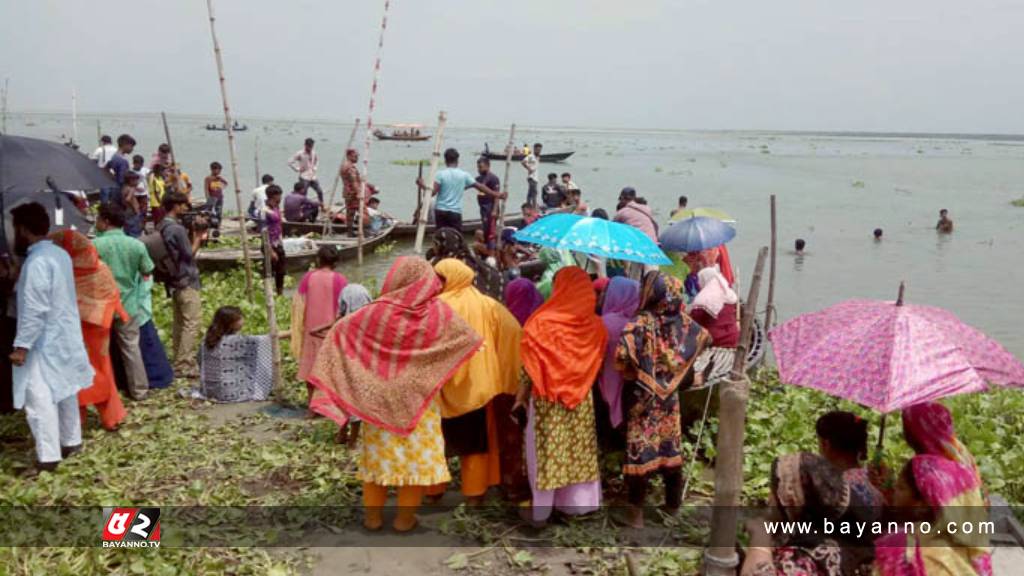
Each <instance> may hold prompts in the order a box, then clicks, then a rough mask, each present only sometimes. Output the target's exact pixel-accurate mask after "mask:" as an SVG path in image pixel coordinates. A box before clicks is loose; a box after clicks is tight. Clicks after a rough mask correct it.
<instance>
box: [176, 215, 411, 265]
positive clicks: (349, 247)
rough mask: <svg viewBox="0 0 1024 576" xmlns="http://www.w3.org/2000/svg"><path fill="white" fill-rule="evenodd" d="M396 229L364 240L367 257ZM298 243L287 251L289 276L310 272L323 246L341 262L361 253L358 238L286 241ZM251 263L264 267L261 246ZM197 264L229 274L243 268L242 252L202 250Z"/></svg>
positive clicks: (252, 250) (256, 247) (253, 249)
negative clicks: (331, 249) (332, 249)
mask: <svg viewBox="0 0 1024 576" xmlns="http://www.w3.org/2000/svg"><path fill="white" fill-rule="evenodd" d="M317 226H318V227H317V230H316V232H317V233H319V232H321V231H322V230H323V227H322V225H317ZM394 229H395V225H394V224H392V225H391V226H389V227H387V228H384V229H383V230H381V231H380V232H379V233H378V234H377V235H375V236H371V237H369V238H366V239H364V240H363V253H364V254H365V253H366V252H367V251H368V250H372V249H374V248H376V247H377V246H379V245H380V244H383V243H384V242H385V241H386V240H387V239H388V237H389V236H390V235H391V232H392V231H393V230H394ZM289 241H295V243H296V244H298V246H297V247H296V248H295V249H289V247H288V246H286V247H285V263H286V268H287V269H288V273H290V274H292V273H296V272H304V271H306V270H309V267H310V266H311V265H313V264H314V263H315V262H316V253H317V250H319V248H320V246H321V245H323V244H329V245H332V246H335V247H337V248H338V251H339V253H340V254H341V259H342V260H346V259H350V258H355V257H356V255H357V254H358V252H359V241H358V239H357V238H349V237H348V236H347V235H346V236H329V237H327V238H324V239H319V240H314V239H312V238H307V239H305V242H307V243H308V244H307V245H306V246H302V245H301V244H302V239H298V238H287V239H286V242H289ZM249 260H250V261H251V262H253V263H256V264H257V266H262V263H263V251H262V250H261V249H260V247H259V245H258V244H256V245H253V246H252V247H251V248H250V249H249ZM196 263H197V264H198V265H199V271H200V272H216V271H222V270H229V269H231V268H235V267H237V266H241V265H242V249H241V248H212V249H209V250H202V251H200V252H199V255H198V256H196Z"/></svg>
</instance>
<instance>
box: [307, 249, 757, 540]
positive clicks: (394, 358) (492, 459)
mask: <svg viewBox="0 0 1024 576" xmlns="http://www.w3.org/2000/svg"><path fill="white" fill-rule="evenodd" d="M441 240H442V241H441V242H438V243H437V245H436V246H435V250H434V251H433V252H432V256H433V262H431V261H428V260H424V259H420V258H416V257H401V258H399V259H397V260H396V262H395V263H394V265H393V266H392V268H391V270H390V271H389V273H388V275H387V277H386V279H385V281H384V283H383V286H382V290H381V294H380V296H379V297H378V298H377V299H375V300H373V301H372V302H368V303H365V305H363V306H362V307H360V308H358V309H357V310H349V311H347V312H346V313H344V314H340V313H339V311H338V307H337V305H336V304H335V303H337V302H339V300H343V299H344V298H342V297H340V296H339V294H340V293H341V292H344V291H345V290H347V287H346V286H345V281H344V279H343V278H339V275H337V273H335V272H333V270H331V266H330V263H326V264H327V265H326V266H325V267H324V268H323V269H318V270H317V271H314V272H311V273H309V274H308V275H307V276H306V277H305V278H304V279H303V280H302V282H301V283H300V286H299V297H298V298H297V299H296V301H295V310H294V313H293V352H294V353H295V354H296V357H298V358H301V362H300V371H299V374H300V377H302V378H304V379H305V380H306V381H307V382H308V384H309V386H310V410H311V411H312V412H314V413H316V414H319V415H322V416H326V417H329V418H331V419H333V420H335V421H336V422H338V423H339V424H341V425H342V426H345V425H346V424H347V423H348V422H350V421H352V420H358V421H362V422H363V423H365V424H364V425H363V437H362V442H361V448H360V454H361V457H360V466H359V474H360V478H361V480H362V482H363V498H364V504H365V506H366V516H365V519H364V524H365V526H366V527H367V528H369V529H379V528H380V527H382V526H383V522H384V520H383V506H384V504H385V502H386V499H387V490H388V488H389V487H395V488H397V499H398V509H399V510H398V514H397V517H396V518H395V520H394V523H393V527H394V528H395V529H396V530H399V531H404V530H409V529H411V528H412V527H414V526H415V525H416V520H415V510H416V509H417V507H418V506H420V505H421V503H422V502H423V501H424V500H427V501H428V502H431V501H436V500H438V499H440V497H442V496H443V495H444V493H445V491H446V486H447V483H448V482H450V481H451V474H450V473H449V467H448V462H449V459H450V458H456V457H457V458H458V459H459V464H460V466H459V486H460V488H461V492H462V495H463V496H464V497H465V499H466V501H467V502H468V503H469V504H476V503H479V502H481V501H482V499H483V497H484V495H485V494H486V493H487V492H488V490H489V489H490V488H492V487H495V486H498V487H500V489H501V491H502V493H503V495H504V496H505V497H506V498H507V499H508V500H510V501H513V502H516V503H518V504H520V505H521V510H522V512H523V516H524V517H525V518H527V519H528V520H529V521H531V522H534V523H542V522H544V521H546V520H547V519H548V517H549V516H550V515H551V513H552V511H553V510H559V511H561V512H563V513H565V514H570V515H571V514H582V513H586V512H590V511H593V510H595V509H597V508H598V507H599V506H600V504H601V498H602V490H601V472H600V470H601V468H600V465H599V456H600V453H601V452H602V450H605V449H607V446H604V445H599V441H598V437H599V430H604V431H609V430H610V431H611V432H612V434H610V436H611V437H616V436H617V437H618V438H619V439H620V443H619V448H620V449H621V450H622V451H623V452H624V454H625V460H624V463H623V465H622V470H621V472H622V474H624V475H625V477H626V479H627V486H628V492H629V503H630V507H629V512H628V513H627V514H626V515H625V517H624V518H622V519H621V520H622V521H623V522H625V523H626V524H628V525H631V526H642V525H643V505H644V503H645V501H646V498H647V490H648V479H649V478H650V477H651V476H652V475H655V474H658V475H660V476H661V477H662V478H663V480H664V486H665V508H666V509H668V510H669V511H671V510H673V509H675V508H678V507H679V505H680V496H681V494H680V492H681V484H682V482H681V479H682V474H681V469H682V465H683V453H682V441H683V435H682V425H681V420H680V400H679V392H680V390H681V389H683V388H685V387H686V386H688V385H690V384H692V382H694V380H695V379H694V376H693V370H692V368H693V366H694V365H695V364H696V363H697V362H699V361H700V360H699V359H700V358H701V357H702V355H703V354H704V353H706V352H708V351H711V350H712V349H713V348H714V347H716V346H719V347H722V348H725V347H728V346H732V347H735V338H733V340H731V341H730V340H729V338H731V337H733V336H734V333H737V332H738V327H737V325H736V324H737V322H736V318H737V315H736V306H737V304H738V299H737V298H736V296H735V293H734V292H733V291H732V290H731V288H729V285H728V283H727V282H726V281H724V279H722V280H720V277H721V275H720V274H719V273H718V271H717V269H710V270H709V271H708V272H707V273H705V274H704V276H703V277H702V282H703V283H704V285H705V288H706V290H707V292H706V293H705V292H703V291H702V292H701V294H700V295H699V296H702V298H701V302H704V305H705V306H706V308H705V309H704V310H705V318H706V320H705V323H706V324H707V325H706V326H702V325H700V324H699V323H697V322H696V321H694V320H693V318H691V316H690V315H689V314H687V312H686V308H685V304H684V293H683V283H682V281H681V280H679V279H676V278H673V277H671V276H668V275H665V274H662V273H660V272H657V271H652V272H648V273H646V274H645V275H643V277H642V279H641V280H639V281H637V280H631V279H629V278H626V277H621V276H620V277H615V278H612V279H611V280H603V281H600V282H597V283H595V282H594V281H593V280H592V279H591V277H590V276H589V275H588V274H587V273H586V272H585V271H584V270H583V269H581V268H579V267H576V266H573V265H564V266H560V267H559V269H558V270H557V271H555V272H554V273H553V274H551V276H550V278H546V279H545V280H549V281H550V282H549V283H550V294H549V295H548V296H545V295H544V294H543V291H542V290H541V289H539V288H538V286H537V285H535V284H534V283H533V282H531V281H529V280H526V279H522V278H520V279H516V280H513V281H511V282H509V283H508V284H507V285H505V286H504V287H503V288H502V289H499V290H495V288H494V283H493V282H492V279H491V278H489V277H487V276H486V275H483V274H481V271H480V263H479V262H478V261H476V260H475V258H474V257H473V255H472V254H471V253H470V252H469V251H468V250H462V249H459V247H458V246H456V245H454V244H453V245H451V246H449V245H447V244H446V242H444V241H445V240H447V239H446V238H441ZM448 244H450V242H449V243H448ZM456 244H458V243H456ZM463 246H464V245H463ZM718 318H722V319H724V320H725V322H727V323H729V324H731V327H724V326H722V325H721V322H719V321H718V320H717V319H718ZM325 326H330V328H329V329H325ZM296 334H297V335H298V337H297V338H296ZM715 334H720V335H721V336H719V337H718V338H717V339H716V337H715ZM719 340H720V341H719ZM705 364H706V365H708V367H709V368H710V365H711V363H709V362H705ZM697 381H699V378H698V379H697ZM527 503H528V505H527Z"/></svg>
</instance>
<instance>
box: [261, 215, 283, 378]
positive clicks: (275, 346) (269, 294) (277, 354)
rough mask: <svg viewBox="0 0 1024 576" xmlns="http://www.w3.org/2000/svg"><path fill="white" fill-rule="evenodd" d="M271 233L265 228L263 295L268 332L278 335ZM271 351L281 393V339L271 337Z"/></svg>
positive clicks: (274, 373) (275, 375) (274, 372)
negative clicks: (265, 302)
mask: <svg viewBox="0 0 1024 576" xmlns="http://www.w3.org/2000/svg"><path fill="white" fill-rule="evenodd" d="M270 250H271V248H270V233H269V231H268V230H267V229H266V228H263V297H264V299H266V301H267V328H268V334H271V335H277V306H276V303H275V302H274V270H273V265H272V263H271V260H270ZM270 353H271V356H272V357H273V362H274V371H273V375H274V394H275V395H277V394H280V393H281V392H282V391H283V390H284V387H283V386H282V379H281V340H280V338H271V339H270Z"/></svg>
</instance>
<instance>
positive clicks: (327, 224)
mask: <svg viewBox="0 0 1024 576" xmlns="http://www.w3.org/2000/svg"><path fill="white" fill-rule="evenodd" d="M357 132H359V118H356V123H355V125H353V126H352V133H351V134H349V135H348V145H346V146H345V149H344V150H342V151H341V163H340V164H338V171H337V172H335V173H334V185H332V186H331V196H330V198H328V200H327V206H324V207H323V210H324V214H325V215H326V216H327V219H326V220H324V231H323V233H322V234H321V236H327V234H328V233H330V232H331V214H330V212H331V206H334V196H335V194H337V193H338V181H339V180H340V179H341V170H342V169H343V168H344V167H345V158H346V156H347V155H348V150H349V148H351V147H352V146H353V145H354V144H355V142H356V133H357ZM359 226H360V227H362V226H363V223H362V222H359Z"/></svg>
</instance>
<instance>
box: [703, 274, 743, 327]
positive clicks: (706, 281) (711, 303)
mask: <svg viewBox="0 0 1024 576" xmlns="http://www.w3.org/2000/svg"><path fill="white" fill-rule="evenodd" d="M697 280H698V282H700V292H699V293H698V294H697V297H696V298H694V299H693V308H698V309H701V310H704V311H705V312H707V313H708V314H710V315H711V317H712V318H717V317H718V313H719V312H721V311H722V308H724V307H725V306H726V305H728V304H736V303H738V302H739V301H740V299H739V296H737V295H736V292H734V291H733V289H732V288H730V287H729V281H728V280H726V279H725V277H724V276H722V273H721V272H719V271H718V268H715V267H713V266H711V267H708V268H704V269H703V270H701V271H700V272H698V273H697Z"/></svg>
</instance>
